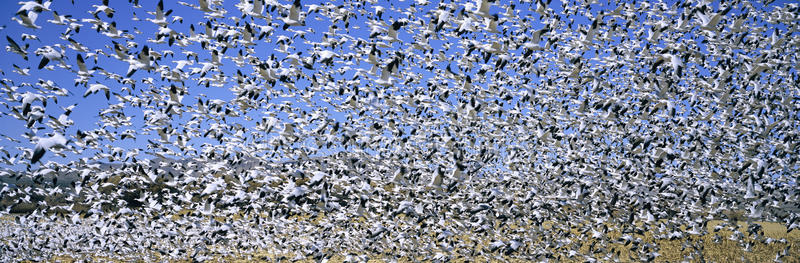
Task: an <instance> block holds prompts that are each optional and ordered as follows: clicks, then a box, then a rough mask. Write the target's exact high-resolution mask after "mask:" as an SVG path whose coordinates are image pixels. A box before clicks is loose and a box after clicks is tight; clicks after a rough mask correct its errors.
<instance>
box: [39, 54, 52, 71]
mask: <svg viewBox="0 0 800 263" xmlns="http://www.w3.org/2000/svg"><path fill="white" fill-rule="evenodd" d="M48 62H50V59H48V58H47V57H43V58H42V61H41V62H39V69H42V68H44V66H47V63H48Z"/></svg>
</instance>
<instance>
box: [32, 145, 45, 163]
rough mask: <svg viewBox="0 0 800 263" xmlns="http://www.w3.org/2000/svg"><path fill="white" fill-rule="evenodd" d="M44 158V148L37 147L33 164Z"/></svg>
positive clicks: (34, 151)
mask: <svg viewBox="0 0 800 263" xmlns="http://www.w3.org/2000/svg"><path fill="white" fill-rule="evenodd" d="M42 156H44V148H42V147H36V149H34V150H33V156H32V157H31V164H34V163H36V162H38V161H39V160H40V159H42Z"/></svg>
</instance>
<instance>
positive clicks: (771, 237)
mask: <svg viewBox="0 0 800 263" xmlns="http://www.w3.org/2000/svg"><path fill="white" fill-rule="evenodd" d="M9 219H11V218H8V217H7V218H4V220H9ZM293 220H298V221H308V220H311V221H320V219H319V218H317V219H310V218H300V217H295V218H293ZM361 223H364V222H361ZM757 224H758V225H760V226H761V227H762V229H761V230H760V231H756V232H754V233H753V234H749V233H748V231H747V224H746V223H745V222H738V224H736V225H733V224H730V223H727V222H724V221H721V220H712V221H710V222H709V223H708V226H707V231H708V234H706V235H702V236H701V235H686V236H683V237H679V238H673V239H657V238H656V237H655V236H654V234H653V233H651V232H646V233H642V234H636V233H632V234H627V235H629V236H630V237H632V238H631V239H630V240H631V242H627V241H626V240H625V238H623V236H625V235H623V234H622V233H621V232H620V231H608V232H607V233H605V235H607V236H606V237H607V239H605V240H612V241H613V240H616V242H605V241H602V240H601V241H594V240H595V239H594V238H592V237H590V235H591V233H582V232H588V231H582V230H581V229H582V228H581V227H575V228H573V229H572V232H573V234H574V235H575V236H577V237H580V238H574V239H573V240H572V241H573V242H576V243H581V246H580V249H579V251H577V252H579V253H580V254H583V255H590V254H594V257H585V256H573V257H570V256H569V255H570V251H568V249H566V248H555V249H552V251H553V252H554V254H553V255H554V257H553V258H551V259H550V260H552V261H556V262H587V261H595V260H598V261H601V262H607V261H619V262H634V261H643V259H641V258H634V257H635V256H634V255H635V253H632V252H631V251H634V250H637V249H640V247H641V246H643V245H645V244H647V243H651V242H652V243H656V244H658V248H657V253H658V254H659V256H658V257H656V258H655V259H653V261H654V262H682V261H687V262H697V261H700V258H702V259H703V261H706V262H773V261H775V262H800V260H798V258H797V255H800V231H796V230H795V231H792V232H791V233H787V232H786V227H785V226H784V225H782V224H779V223H774V222H757ZM551 226H552V223H549V222H545V223H544V224H542V227H543V229H544V230H549V229H550V228H551ZM507 227H508V228H510V229H519V228H518V227H517V226H507ZM609 229H619V228H618V227H617V228H615V227H612V226H609ZM683 230H685V229H683ZM529 233H534V231H530V232H529ZM737 234H741V235H743V237H744V238H741V239H740V240H743V241H734V240H732V239H731V238H730V237H731V236H732V235H737ZM298 238H302V237H298ZM457 238H461V239H464V240H468V239H470V238H469V237H466V236H460V237H457ZM598 240H599V239H598ZM748 240H749V241H748ZM756 240H761V241H756ZM538 241H541V239H538ZM537 246H541V247H545V246H546V244H541V243H537V239H534V243H533V244H531V245H530V247H537ZM475 250H476V251H484V252H486V251H488V250H489V242H488V241H484V242H482V243H480V244H476V247H475ZM589 251H594V253H589ZM150 253H151V254H150V255H142V256H143V257H141V258H140V260H145V261H153V260H156V261H162V260H166V258H162V257H161V256H159V253H157V252H155V251H151V252H150ZM145 254H148V253H145ZM778 255H780V261H776V258H778V257H777V256H778ZM119 256H123V255H119ZM448 256H449V257H448V258H447V259H448V260H449V261H452V262H473V261H478V262H484V261H492V262H504V261H508V262H526V261H540V260H532V259H520V258H519V257H518V256H515V255H511V256H497V255H493V256H485V255H480V254H479V255H464V254H460V255H457V254H452V255H448ZM127 258H128V259H130V258H131V257H130V255H127ZM134 258H135V257H134ZM84 259H90V260H92V261H110V262H125V261H123V260H119V259H116V257H106V256H96V255H91V254H86V255H60V256H54V257H51V258H49V260H48V261H51V262H77V261H80V260H84ZM436 259H440V258H431V257H421V256H420V257H414V256H413V255H410V256H402V257H400V256H393V255H387V254H376V253H359V252H358V251H351V252H350V254H349V255H330V257H329V258H328V259H327V262H345V261H356V262H362V261H368V262H386V261H396V262H416V261H436ZM285 260H292V261H293V262H318V261H316V260H315V259H312V258H304V257H303V255H302V254H301V253H299V252H298V253H291V252H290V253H280V252H276V251H271V250H269V249H265V250H260V251H256V252H254V253H242V254H235V255H226V256H217V257H214V258H211V260H210V261H211V262H275V261H285ZM170 261H172V262H192V261H191V260H190V259H188V258H187V259H184V260H170Z"/></svg>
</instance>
